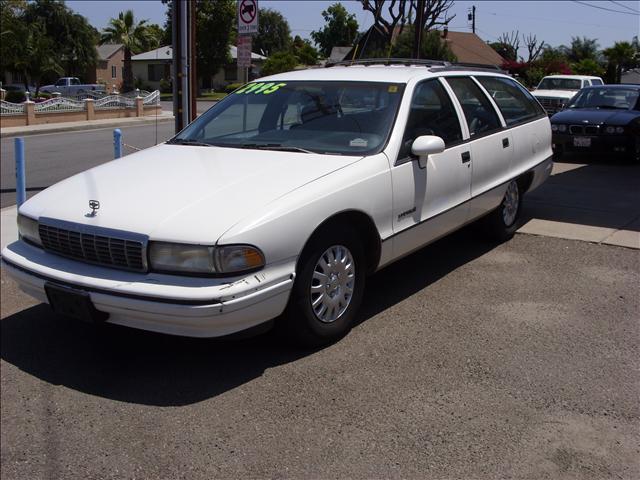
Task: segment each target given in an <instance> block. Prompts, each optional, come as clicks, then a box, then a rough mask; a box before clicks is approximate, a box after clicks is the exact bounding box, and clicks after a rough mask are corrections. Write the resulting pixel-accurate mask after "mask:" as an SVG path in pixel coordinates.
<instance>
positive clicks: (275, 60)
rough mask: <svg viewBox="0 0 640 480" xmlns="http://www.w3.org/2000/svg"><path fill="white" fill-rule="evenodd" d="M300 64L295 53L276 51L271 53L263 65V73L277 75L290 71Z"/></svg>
mask: <svg viewBox="0 0 640 480" xmlns="http://www.w3.org/2000/svg"><path fill="white" fill-rule="evenodd" d="M296 65H298V60H297V59H296V57H295V55H293V54H292V53H290V52H276V53H274V54H273V55H270V56H269V58H268V59H267V60H266V61H265V62H264V65H263V66H262V75H265V76H266V75H275V74H276V73H282V72H288V71H290V70H293V69H294V68H295V67H296Z"/></svg>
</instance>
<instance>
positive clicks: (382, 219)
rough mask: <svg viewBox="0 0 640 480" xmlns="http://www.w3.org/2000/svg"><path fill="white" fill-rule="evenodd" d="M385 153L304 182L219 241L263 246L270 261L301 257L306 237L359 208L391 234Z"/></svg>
mask: <svg viewBox="0 0 640 480" xmlns="http://www.w3.org/2000/svg"><path fill="white" fill-rule="evenodd" d="M391 188H392V187H391V172H390V169H389V162H388V159H387V157H386V156H385V155H384V154H378V155H374V156H371V157H365V158H363V159H362V160H360V161H358V162H355V163H353V164H351V165H348V166H346V167H345V168H342V169H340V170H337V171H335V172H332V173H330V174H329V175H326V176H324V177H321V178H319V179H317V180H315V181H313V182H311V183H309V184H306V185H304V186H302V187H300V188H298V189H296V190H294V191H292V192H290V193H289V194H287V195H285V196H283V197H281V198H279V199H278V200H276V201H274V202H273V203H271V204H270V205H266V206H257V208H256V212H255V214H254V215H251V217H250V218H247V219H244V220H242V221H240V222H239V223H237V224H236V225H234V226H233V227H231V228H230V229H229V230H228V231H227V232H225V233H224V234H223V235H222V236H221V237H220V239H219V240H218V243H219V244H232V243H248V244H251V245H255V246H257V247H259V248H260V249H261V250H262V251H263V253H264V254H265V257H266V260H267V263H274V262H280V261H285V260H287V259H292V258H297V257H298V255H299V254H300V252H301V251H302V249H303V247H304V245H305V244H306V242H307V240H308V239H309V237H310V236H311V234H312V233H313V232H314V231H315V230H316V228H317V227H318V226H319V225H321V224H322V223H323V222H324V221H325V220H326V219H328V218H330V217H332V216H334V215H336V214H338V213H340V212H344V211H348V210H351V211H360V212H363V213H365V214H366V215H368V216H369V217H370V218H371V219H373V221H374V223H375V225H376V228H377V230H378V232H379V234H380V236H381V237H382V238H384V237H386V236H388V235H390V234H391V228H392V226H391V215H392V192H391Z"/></svg>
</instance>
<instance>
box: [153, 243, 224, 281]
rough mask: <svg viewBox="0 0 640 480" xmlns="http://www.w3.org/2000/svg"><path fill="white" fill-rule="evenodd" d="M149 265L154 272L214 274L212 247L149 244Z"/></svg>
mask: <svg viewBox="0 0 640 480" xmlns="http://www.w3.org/2000/svg"><path fill="white" fill-rule="evenodd" d="M149 263H150V265H151V268H152V269H154V270H161V271H169V272H184V273H216V268H215V265H214V264H213V247H209V246H206V245H187V244H184V243H165V242H151V243H149Z"/></svg>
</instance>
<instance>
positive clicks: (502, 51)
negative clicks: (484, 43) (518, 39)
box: [489, 42, 518, 62]
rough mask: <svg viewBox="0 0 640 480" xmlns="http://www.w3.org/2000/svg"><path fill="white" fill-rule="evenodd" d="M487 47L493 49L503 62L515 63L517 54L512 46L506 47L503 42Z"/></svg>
mask: <svg viewBox="0 0 640 480" xmlns="http://www.w3.org/2000/svg"><path fill="white" fill-rule="evenodd" d="M489 46H490V47H491V48H493V49H494V50H495V51H496V52H498V54H499V55H500V56H501V57H502V58H504V59H505V60H508V61H512V62H515V61H516V60H518V53H517V52H516V50H515V49H514V48H513V46H512V45H508V44H506V43H503V42H493V43H490V44H489Z"/></svg>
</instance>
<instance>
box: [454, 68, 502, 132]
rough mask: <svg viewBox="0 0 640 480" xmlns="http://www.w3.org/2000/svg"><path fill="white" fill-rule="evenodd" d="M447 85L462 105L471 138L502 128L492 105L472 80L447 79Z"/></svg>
mask: <svg viewBox="0 0 640 480" xmlns="http://www.w3.org/2000/svg"><path fill="white" fill-rule="evenodd" d="M447 83H448V84H449V85H451V88H452V89H453V92H454V93H455V94H456V97H458V100H459V101H460V105H462V110H463V111H464V116H465V117H466V119H467V125H468V126H469V134H470V136H471V137H474V136H476V135H487V134H489V133H491V132H494V131H496V130H500V129H501V128H502V125H501V124H500V119H499V118H498V115H497V113H496V111H495V110H494V108H493V105H491V102H490V101H489V99H488V98H487V96H486V95H485V94H484V93H482V90H480V87H478V85H476V84H475V82H474V81H473V80H471V79H470V78H468V77H449V78H447Z"/></svg>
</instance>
